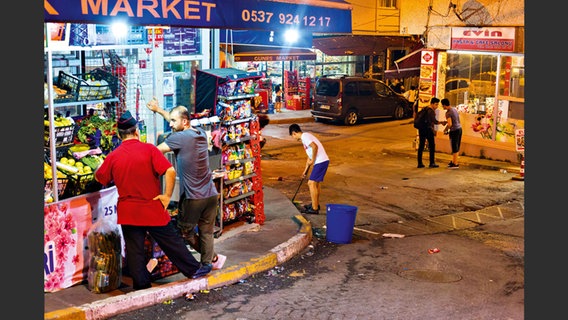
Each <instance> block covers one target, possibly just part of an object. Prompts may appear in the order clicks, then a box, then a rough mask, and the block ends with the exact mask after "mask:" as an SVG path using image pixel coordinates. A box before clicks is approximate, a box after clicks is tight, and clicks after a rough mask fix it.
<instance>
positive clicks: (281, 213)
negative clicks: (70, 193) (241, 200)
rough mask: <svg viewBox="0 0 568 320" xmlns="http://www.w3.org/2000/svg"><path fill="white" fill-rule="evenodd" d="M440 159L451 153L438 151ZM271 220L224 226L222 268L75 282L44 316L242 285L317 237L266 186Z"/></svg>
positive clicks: (395, 146)
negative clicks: (149, 279) (108, 287)
mask: <svg viewBox="0 0 568 320" xmlns="http://www.w3.org/2000/svg"><path fill="white" fill-rule="evenodd" d="M269 117H270V121H271V122H270V123H273V124H276V123H294V122H296V123H302V122H311V121H313V118H312V117H311V113H310V110H299V111H294V110H286V109H283V112H281V113H277V114H269ZM384 152H388V153H393V154H401V155H406V156H411V157H414V156H416V151H415V150H414V149H413V148H412V145H411V143H409V142H408V141H400V142H396V143H392V144H391V145H389V146H388V148H385V149H384ZM436 158H438V159H439V161H440V163H444V162H447V161H449V160H450V159H451V155H450V154H444V153H437V154H436ZM460 165H463V166H476V167H480V168H487V169H494V170H507V171H509V172H516V173H519V171H520V168H519V167H517V166H515V165H512V164H510V163H507V162H502V161H492V160H486V159H478V158H473V157H465V156H462V157H460ZM263 191H264V203H265V216H266V220H265V222H264V224H263V225H258V224H254V223H253V224H248V223H244V222H237V223H233V224H229V225H227V226H225V228H224V230H223V233H222V235H221V236H220V237H219V238H217V239H215V249H216V251H217V252H219V253H221V254H224V255H226V256H227V262H226V263H225V266H224V268H223V269H221V270H216V271H213V272H212V273H211V274H210V275H208V276H206V277H202V278H199V279H195V280H193V279H187V278H185V277H184V276H183V275H181V274H175V275H172V276H169V277H166V278H164V279H160V280H157V281H155V282H153V284H152V288H149V289H145V290H138V291H133V290H132V286H131V279H130V278H129V277H126V276H123V278H122V283H123V286H122V287H121V288H119V289H117V290H114V291H111V292H108V293H92V292H90V291H89V290H88V287H87V284H86V283H84V284H80V285H75V286H73V287H70V288H67V289H63V290H61V291H59V292H53V293H45V294H44V312H45V316H44V319H62V320H66V319H86V320H89V319H106V318H109V317H112V316H114V315H117V314H121V313H125V312H128V311H132V310H137V309H141V308H144V307H148V306H151V305H155V304H158V303H162V302H163V301H167V300H170V299H175V298H179V297H182V296H183V295H185V294H186V293H188V292H198V291H199V290H211V289H214V288H219V287H223V286H227V285H231V284H234V283H237V282H238V281H240V280H242V279H246V278H248V277H250V276H251V275H253V274H257V273H260V272H265V271H267V270H270V269H271V268H273V267H275V266H277V265H280V264H282V263H283V262H285V261H287V260H289V259H291V258H292V257H294V256H295V255H297V254H299V253H300V252H301V251H302V250H303V249H304V248H305V247H306V246H307V245H308V244H309V243H310V242H311V240H312V223H311V222H310V221H308V220H306V218H304V216H302V215H301V214H300V213H299V212H298V210H297V208H296V206H294V204H293V203H292V202H291V201H290V199H288V198H287V197H286V196H285V195H284V194H282V193H280V192H279V191H278V190H276V189H273V188H269V187H266V186H265V187H264V188H263Z"/></svg>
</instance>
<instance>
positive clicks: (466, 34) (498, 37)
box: [451, 27, 515, 52]
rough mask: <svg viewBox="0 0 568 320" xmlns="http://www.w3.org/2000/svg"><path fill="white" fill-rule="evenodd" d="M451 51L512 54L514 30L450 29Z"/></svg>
mask: <svg viewBox="0 0 568 320" xmlns="http://www.w3.org/2000/svg"><path fill="white" fill-rule="evenodd" d="M451 47H452V49H453V50H478V51H498V52H513V51H514V49H515V28H492V27H481V28H477V27H464V28H461V27H460V28H452V45H451Z"/></svg>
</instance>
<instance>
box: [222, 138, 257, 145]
mask: <svg viewBox="0 0 568 320" xmlns="http://www.w3.org/2000/svg"><path fill="white" fill-rule="evenodd" d="M252 138H253V137H251V136H246V137H240V138H237V139H233V140H227V141H225V144H226V145H231V144H237V143H241V142H246V141H249V140H250V139H252Z"/></svg>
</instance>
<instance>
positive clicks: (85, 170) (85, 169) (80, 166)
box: [59, 157, 93, 175]
mask: <svg viewBox="0 0 568 320" xmlns="http://www.w3.org/2000/svg"><path fill="white" fill-rule="evenodd" d="M59 162H61V163H63V164H66V165H68V166H73V167H75V168H77V170H78V171H77V173H76V174H77V175H84V174H89V173H92V172H93V169H92V168H91V167H89V166H86V165H85V164H84V163H83V162H81V161H76V160H75V159H73V158H67V157H62V158H61V159H59Z"/></svg>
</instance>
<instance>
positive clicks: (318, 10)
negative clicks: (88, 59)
mask: <svg viewBox="0 0 568 320" xmlns="http://www.w3.org/2000/svg"><path fill="white" fill-rule="evenodd" d="M326 2H327V1H318V3H319V4H322V5H324V6H316V5H308V4H305V3H304V4H297V3H288V2H279V1H274V0H273V1H270V0H239V1H235V0H210V1H195V0H145V1H141V0H45V1H44V9H45V10H44V20H45V22H75V23H92V24H111V23H113V22H124V23H127V24H129V25H145V26H151V25H166V26H178V27H195V28H225V29H250V30H285V29H290V28H297V29H302V30H307V31H310V32H320V33H321V32H323V33H351V9H350V8H351V7H350V5H348V4H344V5H342V6H338V5H337V4H335V5H334V6H331V4H330V5H329V7H327V6H325V3H326ZM308 3H309V2H308ZM328 3H333V2H328Z"/></svg>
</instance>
